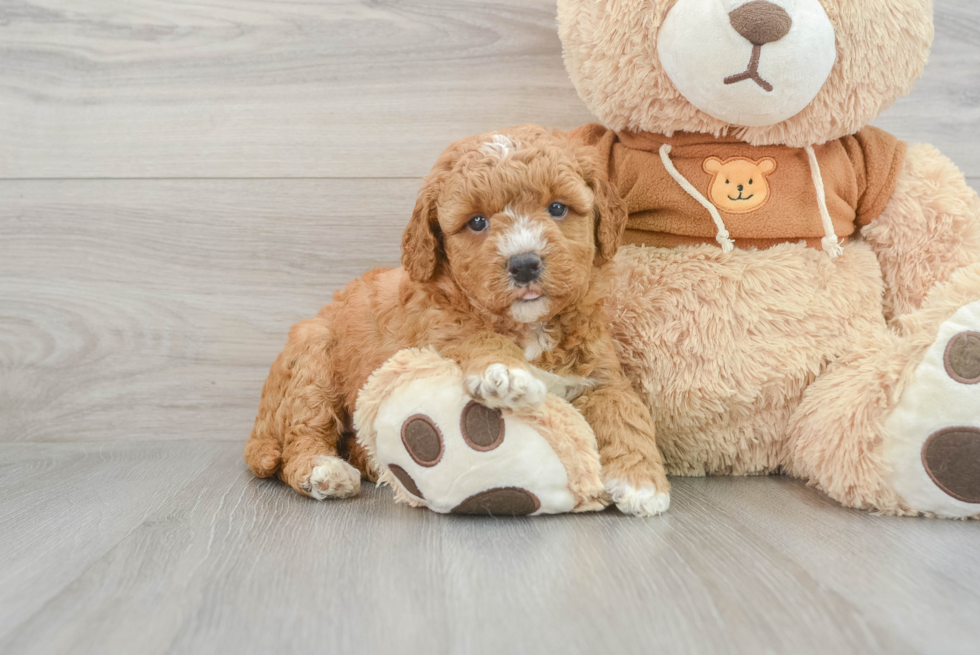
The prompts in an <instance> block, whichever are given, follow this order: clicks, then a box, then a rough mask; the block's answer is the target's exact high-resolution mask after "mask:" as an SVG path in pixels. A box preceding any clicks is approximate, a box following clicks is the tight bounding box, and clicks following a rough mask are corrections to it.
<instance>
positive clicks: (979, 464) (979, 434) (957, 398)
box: [885, 301, 980, 518]
mask: <svg viewBox="0 0 980 655" xmlns="http://www.w3.org/2000/svg"><path fill="white" fill-rule="evenodd" d="M885 431H886V433H887V434H888V435H889V436H890V437H891V438H890V439H888V440H887V442H886V450H885V455H886V458H887V460H888V463H889V464H890V465H891V466H890V468H891V482H892V484H893V486H894V488H895V491H896V492H897V493H898V495H899V496H901V497H902V499H903V500H904V501H905V502H906V503H907V504H908V505H909V506H910V507H911V508H913V509H914V510H916V511H919V512H927V513H931V514H935V515H937V516H942V517H948V518H964V517H970V516H980V301H977V302H974V303H971V304H969V305H966V306H964V307H962V308H960V310H959V311H957V312H956V313H955V314H954V315H953V316H952V318H950V319H949V320H948V321H946V322H945V323H943V324H942V325H941V326H940V328H939V335H938V338H937V339H936V341H935V342H934V343H933V344H932V346H930V347H929V350H928V351H927V352H926V355H925V358H924V359H923V361H922V363H921V364H920V365H919V367H918V368H917V369H916V371H915V377H914V378H913V381H912V382H911V384H910V385H909V387H908V388H907V389H906V390H905V392H904V393H903V395H902V397H901V399H900V400H899V403H898V406H897V407H896V409H895V411H893V412H892V414H891V415H890V416H889V417H888V419H887V420H886V422H885Z"/></svg>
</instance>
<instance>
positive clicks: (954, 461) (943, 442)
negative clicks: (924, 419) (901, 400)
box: [922, 427, 980, 504]
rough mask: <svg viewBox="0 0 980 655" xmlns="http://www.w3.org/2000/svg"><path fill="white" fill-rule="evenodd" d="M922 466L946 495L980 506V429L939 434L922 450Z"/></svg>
mask: <svg viewBox="0 0 980 655" xmlns="http://www.w3.org/2000/svg"><path fill="white" fill-rule="evenodd" d="M922 465H923V466H925V469H926V472H927V473H928V474H929V477H930V478H932V481H933V482H935V483H936V486H938V487H939V488H940V489H942V490H943V491H944V492H946V493H947V494H949V495H950V496H952V497H953V498H955V499H956V500H960V501H963V502H964V503H977V504H980V429H978V428H973V427H964V428H946V429H945V430H940V431H939V432H937V433H935V434H934V435H932V436H931V437H929V439H928V440H926V443H925V445H924V446H923V447H922Z"/></svg>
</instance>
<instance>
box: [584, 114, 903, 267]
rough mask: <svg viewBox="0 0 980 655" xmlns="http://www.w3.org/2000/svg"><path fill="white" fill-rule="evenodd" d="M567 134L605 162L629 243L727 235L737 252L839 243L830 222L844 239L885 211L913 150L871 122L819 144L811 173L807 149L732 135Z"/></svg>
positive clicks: (596, 129)
mask: <svg viewBox="0 0 980 655" xmlns="http://www.w3.org/2000/svg"><path fill="white" fill-rule="evenodd" d="M569 137H570V138H571V139H572V140H573V141H575V142H578V143H582V144H589V145H593V146H595V147H597V148H598V149H599V151H600V155H601V157H602V158H603V161H606V162H608V167H609V175H610V179H612V181H613V182H615V184H616V185H617V187H618V188H619V190H620V193H622V194H623V198H624V199H625V200H626V204H627V206H628V208H629V212H630V218H629V223H628V226H627V230H626V235H625V237H624V242H625V243H630V244H643V245H647V246H657V247H672V246H677V245H685V244H697V243H714V242H716V241H718V242H719V243H722V242H723V241H725V239H724V238H723V237H724V235H725V234H726V232H727V234H730V236H731V239H732V240H734V245H735V247H737V248H751V247H756V248H768V247H770V246H773V245H775V244H778V243H785V242H799V241H806V243H807V245H809V246H811V247H814V248H818V249H820V248H821V241H822V240H823V239H824V237H828V238H830V239H831V240H833V238H832V236H831V235H830V234H829V232H830V230H831V227H830V226H831V223H832V229H833V232H834V233H835V234H836V236H837V238H839V239H840V240H841V241H842V242H846V241H847V240H848V237H850V236H851V235H853V234H854V233H855V232H856V231H857V229H858V227H859V226H862V225H867V224H868V223H870V222H871V221H873V220H874V219H875V218H877V217H878V215H879V214H881V212H882V211H884V209H885V205H886V204H887V203H888V200H889V198H891V196H892V193H893V192H894V190H895V183H896V180H897V179H898V175H899V173H900V172H901V170H902V165H903V163H904V161H905V152H906V150H907V148H908V146H907V145H906V144H905V143H903V142H901V141H899V140H898V139H896V138H895V137H893V136H892V135H890V134H888V133H887V132H884V131H882V130H879V129H877V128H874V127H867V128H865V129H863V130H861V131H860V132H858V133H857V134H855V135H854V136H849V137H845V138H843V139H839V140H837V141H831V142H829V143H825V144H823V145H820V146H815V147H814V148H813V149H812V153H813V156H814V157H815V158H816V161H817V162H818V166H817V168H818V172H817V175H814V171H813V167H811V164H810V161H811V160H810V153H808V152H807V150H806V149H799V148H789V147H785V146H750V145H748V144H746V143H744V142H742V141H739V140H738V139H737V138H735V137H722V138H716V137H712V136H710V135H704V134H689V133H679V134H676V135H675V136H673V137H665V136H661V135H656V134H648V133H631V132H620V133H616V132H613V131H612V130H608V129H606V128H605V127H603V126H601V125H597V124H592V125H585V126H583V127H580V128H578V129H576V130H574V131H573V132H571V133H569ZM665 146H666V147H665ZM672 169H673V170H672ZM818 181H821V182H822V186H823V189H824V191H825V197H826V208H827V213H828V214H829V219H828V220H826V221H825V220H824V214H823V213H822V212H821V208H820V202H819V201H818V193H817V184H818ZM685 182H686V183H688V184H686V185H685ZM685 186H687V187H688V188H687V189H685ZM698 196H700V198H698ZM709 206H710V207H711V208H713V209H714V210H717V211H714V212H713V211H712V209H709ZM825 243H826V242H825Z"/></svg>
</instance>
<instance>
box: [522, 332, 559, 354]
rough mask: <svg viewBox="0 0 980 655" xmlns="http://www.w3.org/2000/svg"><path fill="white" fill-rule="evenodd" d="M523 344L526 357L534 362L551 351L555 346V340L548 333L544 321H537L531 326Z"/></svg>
mask: <svg viewBox="0 0 980 655" xmlns="http://www.w3.org/2000/svg"><path fill="white" fill-rule="evenodd" d="M523 346H524V357H525V358H526V359H527V361H529V362H533V361H534V360H536V359H537V358H538V357H540V356H541V355H543V354H545V353H546V352H551V349H552V348H554V347H555V340H554V339H552V338H551V335H550V334H548V331H547V330H546V329H545V326H544V323H535V324H534V325H532V326H531V330H530V332H529V334H528V337H527V339H526V340H525V342H524V344H523Z"/></svg>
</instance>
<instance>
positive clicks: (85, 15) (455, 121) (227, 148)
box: [0, 0, 589, 178]
mask: <svg viewBox="0 0 980 655" xmlns="http://www.w3.org/2000/svg"><path fill="white" fill-rule="evenodd" d="M0 25H3V31H4V50H5V52H4V66H3V70H2V71H0V94H2V95H0V103H2V106H3V112H2V114H0V116H2V118H0V144H2V147H0V176H3V177H17V178H24V177H28V178H32V177H46V178H50V177H201V176H204V177H214V176H219V177H310V176H317V177H321V176H335V177H392V176H395V177H398V176H420V175H422V174H423V173H424V172H426V171H427V170H428V168H429V166H431V164H432V162H434V161H435V158H436V156H437V155H438V153H439V152H440V151H441V150H442V149H443V148H444V147H445V146H446V145H448V144H449V142H450V141H452V140H454V139H455V138H458V137H462V136H466V135H469V134H473V133H477V132H481V131H485V130H489V129H495V128H499V127H503V126H506V125H510V124H514V123H523V122H529V121H534V122H539V123H543V124H548V125H554V126H557V127H574V126H576V125H579V124H581V123H584V122H587V121H588V119H589V114H588V112H587V111H586V110H585V107H584V105H583V104H582V103H581V101H579V99H578V97H577V96H576V94H575V91H574V90H573V89H572V86H571V84H570V83H569V81H568V78H567V75H566V74H565V70H564V67H563V64H562V60H561V54H560V44H559V41H558V36H557V31H556V28H555V6H554V1H553V0H500V1H498V2H495V3H487V2H477V1H471V0H434V1H433V0H428V1H425V2H419V1H417V0H412V1H396V2H384V3H376V2H372V3H364V2H356V1H353V0H320V1H318V2H296V1H286V2H283V1H281V0H246V1H242V0H203V1H202V2H197V3H170V4H168V5H166V8H163V7H161V6H160V5H159V4H158V3H155V2H149V1H147V0H137V1H135V2H117V1H114V0H93V1H91V2H86V3H82V4H80V3H77V2H73V1H72V0H30V1H27V2H23V3H17V4H15V5H13V6H9V5H3V6H0Z"/></svg>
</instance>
